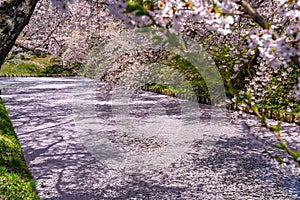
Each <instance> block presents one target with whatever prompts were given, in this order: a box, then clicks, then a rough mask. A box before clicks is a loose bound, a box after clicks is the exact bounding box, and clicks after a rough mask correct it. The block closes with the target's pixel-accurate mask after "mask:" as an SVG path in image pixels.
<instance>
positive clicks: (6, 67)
mask: <svg viewBox="0 0 300 200" xmlns="http://www.w3.org/2000/svg"><path fill="white" fill-rule="evenodd" d="M42 70H43V67H40V66H38V65H35V64H33V63H27V62H22V63H20V64H15V63H13V62H12V61H7V62H6V63H5V64H3V65H2V67H1V70H0V74H7V75H12V74H17V75H34V74H42Z"/></svg>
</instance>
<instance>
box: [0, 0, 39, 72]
mask: <svg viewBox="0 0 300 200" xmlns="http://www.w3.org/2000/svg"><path fill="white" fill-rule="evenodd" d="M37 1H38V0H5V1H4V2H3V3H1V5H0V69H1V65H2V64H3V62H4V60H5V58H6V56H7V54H8V53H9V52H10V50H11V49H12V47H13V45H14V43H15V41H16V40H17V38H18V36H19V34H20V33H21V31H22V30H23V28H24V27H25V26H26V25H27V24H28V22H29V19H30V17H31V15H32V13H33V11H34V8H35V6H36V4H37Z"/></svg>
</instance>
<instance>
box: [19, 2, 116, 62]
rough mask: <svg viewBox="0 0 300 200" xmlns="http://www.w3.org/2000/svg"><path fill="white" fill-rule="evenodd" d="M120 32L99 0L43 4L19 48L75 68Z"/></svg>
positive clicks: (38, 8) (39, 5) (20, 40)
mask: <svg viewBox="0 0 300 200" xmlns="http://www.w3.org/2000/svg"><path fill="white" fill-rule="evenodd" d="M120 30H122V25H121V24H120V22H118V21H117V20H115V19H114V17H112V16H110V14H109V10H108V9H107V8H106V6H105V4H104V3H103V2H102V3H101V2H100V1H98V0H91V1H79V0H51V1H50V2H49V1H47V0H40V1H39V2H38V5H37V7H36V9H35V12H34V14H33V16H32V18H31V20H30V23H29V24H28V25H27V26H26V27H25V29H24V30H23V32H22V34H21V35H20V37H19V38H18V40H17V43H16V44H17V45H16V46H17V47H22V48H23V49H32V50H39V51H43V52H46V53H50V54H51V55H53V56H54V57H59V58H61V60H62V64H63V65H65V66H71V65H72V64H74V63H76V62H80V63H82V62H84V61H85V60H86V59H87V54H88V52H89V51H90V49H91V48H93V47H94V46H97V45H98V44H99V43H101V42H102V41H104V40H105V39H106V38H109V37H111V35H112V34H114V33H118V32H120Z"/></svg>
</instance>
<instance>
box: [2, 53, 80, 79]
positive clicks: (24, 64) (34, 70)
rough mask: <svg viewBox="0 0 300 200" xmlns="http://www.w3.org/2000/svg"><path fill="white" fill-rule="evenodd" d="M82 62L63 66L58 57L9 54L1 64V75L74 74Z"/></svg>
mask: <svg viewBox="0 0 300 200" xmlns="http://www.w3.org/2000/svg"><path fill="white" fill-rule="evenodd" d="M79 65H80V64H75V65H74V66H73V67H71V68H70V67H63V66H61V65H60V62H59V60H58V59H54V58H50V57H49V56H48V57H38V56H35V55H31V56H30V57H29V58H26V59H25V58H21V59H14V55H10V56H8V58H7V60H6V62H5V63H4V64H3V65H2V66H1V69H0V75H28V76H30V75H74V74H76V73H77V72H76V70H77V68H78V67H79Z"/></svg>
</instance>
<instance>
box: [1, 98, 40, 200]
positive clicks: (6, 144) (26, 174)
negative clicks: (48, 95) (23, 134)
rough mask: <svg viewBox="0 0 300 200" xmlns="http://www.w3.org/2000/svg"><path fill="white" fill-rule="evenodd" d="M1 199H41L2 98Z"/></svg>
mask: <svg viewBox="0 0 300 200" xmlns="http://www.w3.org/2000/svg"><path fill="white" fill-rule="evenodd" d="M0 199H2V200H12V199H20V200H23V199H26V200H27V199H28V200H35V199H39V196H38V195H37V193H36V188H35V183H34V180H33V177H32V175H31V173H30V171H29V170H28V168H27V166H26V163H25V161H24V156H23V153H22V149H21V147H20V144H19V141H18V139H17V136H16V134H15V132H14V130H13V126H12V124H11V122H10V120H9V117H8V113H7V110H6V109H5V107H4V105H3V103H2V100H1V98H0Z"/></svg>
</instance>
